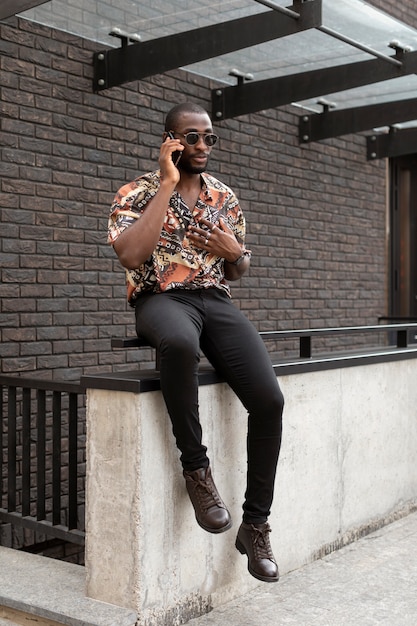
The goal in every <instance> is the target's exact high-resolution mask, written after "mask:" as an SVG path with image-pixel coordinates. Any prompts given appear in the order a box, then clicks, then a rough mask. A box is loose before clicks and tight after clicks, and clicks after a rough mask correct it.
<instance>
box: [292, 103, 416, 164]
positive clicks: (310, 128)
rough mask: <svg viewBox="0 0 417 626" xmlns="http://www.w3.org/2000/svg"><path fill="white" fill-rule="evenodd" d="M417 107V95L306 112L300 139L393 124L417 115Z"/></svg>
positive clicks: (336, 135)
mask: <svg viewBox="0 0 417 626" xmlns="http://www.w3.org/2000/svg"><path fill="white" fill-rule="evenodd" d="M416 111H417V98H412V99H410V100H398V101H395V102H383V103H380V104H372V105H368V106H363V107H356V108H351V109H341V110H338V111H329V112H327V113H315V114H313V115H303V116H302V117H301V118H300V126H299V138H300V142H301V143H307V142H311V141H320V140H322V139H329V138H331V137H340V136H341V135H348V134H351V133H358V132H361V131H365V130H369V129H370V128H378V127H380V126H391V125H392V124H395V123H400V122H408V121H410V120H414V119H416ZM373 152H375V150H373ZM374 158H376V157H374Z"/></svg>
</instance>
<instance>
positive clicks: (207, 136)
mask: <svg viewBox="0 0 417 626" xmlns="http://www.w3.org/2000/svg"><path fill="white" fill-rule="evenodd" d="M171 132H172V133H173V134H175V135H181V137H184V139H185V143H186V144H187V145H189V146H195V145H196V143H198V140H199V138H200V137H202V138H203V140H204V143H205V144H206V146H207V147H209V148H211V147H212V146H214V145H215V144H216V143H217V140H218V136H217V135H215V134H214V133H196V132H191V133H185V134H183V133H175V132H174V131H171Z"/></svg>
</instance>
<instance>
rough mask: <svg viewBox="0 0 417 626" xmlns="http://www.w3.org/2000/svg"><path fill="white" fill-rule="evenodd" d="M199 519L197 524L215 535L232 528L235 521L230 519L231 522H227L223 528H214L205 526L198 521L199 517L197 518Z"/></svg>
mask: <svg viewBox="0 0 417 626" xmlns="http://www.w3.org/2000/svg"><path fill="white" fill-rule="evenodd" d="M195 519H196V520H197V524H198V525H199V526H200V527H201V528H202V529H203V530H205V531H206V532H208V533H212V534H213V535H219V534H220V533H224V532H226V530H229V529H230V528H232V525H233V522H232V520H230V522H229V523H228V524H226V526H222V527H221V528H212V527H210V526H204V525H203V524H202V523H201V522H199V521H198V519H197V518H195Z"/></svg>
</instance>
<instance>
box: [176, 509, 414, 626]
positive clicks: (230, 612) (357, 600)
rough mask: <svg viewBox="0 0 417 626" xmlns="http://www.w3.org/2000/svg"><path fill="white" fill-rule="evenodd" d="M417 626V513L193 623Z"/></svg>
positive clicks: (220, 625) (199, 625)
mask: <svg viewBox="0 0 417 626" xmlns="http://www.w3.org/2000/svg"><path fill="white" fill-rule="evenodd" d="M374 624H382V625H383V626H417V512H416V513H412V514H410V515H408V516H407V517H404V518H402V519H400V520H398V521H396V522H393V523H392V524H389V525H388V526H385V527H383V528H381V529H380V530H378V531H376V532H374V533H372V534H370V535H367V536H366V537H364V538H362V539H360V540H358V541H357V542H355V543H352V544H350V545H348V546H346V547H344V548H342V549H341V550H338V551H337V552H333V553H332V554H330V555H328V556H326V557H324V558H323V559H320V560H319V561H315V562H313V563H311V564H309V565H306V566H305V567H303V568H301V569H298V570H296V571H293V572H290V573H288V574H285V575H284V576H282V577H281V580H280V581H279V583H260V586H259V587H257V588H256V589H255V590H254V591H252V592H251V593H249V594H247V595H244V596H242V597H240V598H237V599H236V600H234V601H233V602H230V603H228V604H225V605H222V606H221V607H218V608H215V609H213V610H212V611H211V612H210V613H208V614H207V615H203V616H201V617H197V618H195V619H192V620H190V621H189V622H188V625H189V626H284V625H285V626H288V625H291V626H373V625H374Z"/></svg>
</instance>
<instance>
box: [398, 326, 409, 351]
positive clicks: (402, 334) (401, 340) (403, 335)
mask: <svg viewBox="0 0 417 626" xmlns="http://www.w3.org/2000/svg"><path fill="white" fill-rule="evenodd" d="M407 334H408V330H407V328H405V329H401V330H397V348H406V347H407V345H408V341H407Z"/></svg>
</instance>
